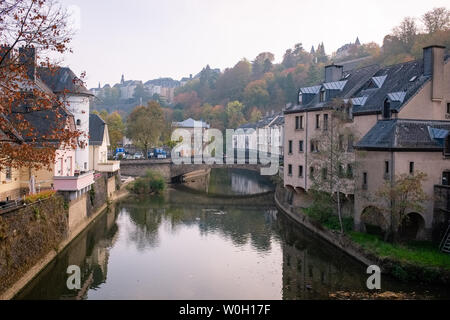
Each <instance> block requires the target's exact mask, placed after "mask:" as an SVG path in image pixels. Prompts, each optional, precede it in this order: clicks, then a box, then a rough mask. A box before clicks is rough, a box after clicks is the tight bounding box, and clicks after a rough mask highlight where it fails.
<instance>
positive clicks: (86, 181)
mask: <svg viewBox="0 0 450 320" xmlns="http://www.w3.org/2000/svg"><path fill="white" fill-rule="evenodd" d="M92 184H94V171H89V172H86V173H83V174H80V175H78V176H67V177H53V187H54V189H55V190H57V191H80V190H83V189H84V188H86V187H89V186H90V185H92Z"/></svg>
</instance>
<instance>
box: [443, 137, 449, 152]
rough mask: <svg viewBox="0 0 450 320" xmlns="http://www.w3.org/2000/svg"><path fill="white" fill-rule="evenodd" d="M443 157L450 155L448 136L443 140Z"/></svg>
mask: <svg viewBox="0 0 450 320" xmlns="http://www.w3.org/2000/svg"><path fill="white" fill-rule="evenodd" d="M444 155H445V156H446V157H448V156H449V155H450V135H449V136H447V138H446V139H445V146H444Z"/></svg>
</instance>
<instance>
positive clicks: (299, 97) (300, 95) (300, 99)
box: [298, 91, 303, 104]
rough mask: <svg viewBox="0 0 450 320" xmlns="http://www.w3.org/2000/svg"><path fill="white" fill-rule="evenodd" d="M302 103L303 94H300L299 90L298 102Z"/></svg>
mask: <svg viewBox="0 0 450 320" xmlns="http://www.w3.org/2000/svg"><path fill="white" fill-rule="evenodd" d="M302 103H303V94H302V92H301V91H300V92H299V93H298V104H302Z"/></svg>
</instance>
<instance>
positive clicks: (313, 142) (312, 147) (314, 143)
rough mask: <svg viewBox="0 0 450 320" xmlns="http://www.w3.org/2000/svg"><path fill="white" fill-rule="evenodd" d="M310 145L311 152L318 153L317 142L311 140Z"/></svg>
mask: <svg viewBox="0 0 450 320" xmlns="http://www.w3.org/2000/svg"><path fill="white" fill-rule="evenodd" d="M310 144H311V152H319V146H318V144H319V143H318V142H317V141H314V140H311V142H310Z"/></svg>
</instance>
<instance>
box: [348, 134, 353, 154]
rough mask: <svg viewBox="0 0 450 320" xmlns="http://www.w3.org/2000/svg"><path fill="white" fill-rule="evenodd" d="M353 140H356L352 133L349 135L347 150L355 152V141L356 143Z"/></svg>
mask: <svg viewBox="0 0 450 320" xmlns="http://www.w3.org/2000/svg"><path fill="white" fill-rule="evenodd" d="M353 140H354V137H353V135H352V134H350V135H349V136H348V142H347V152H353V143H354V142H353Z"/></svg>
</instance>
